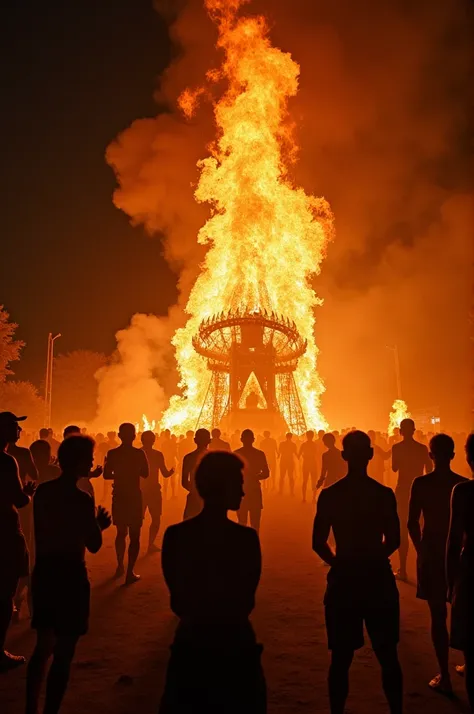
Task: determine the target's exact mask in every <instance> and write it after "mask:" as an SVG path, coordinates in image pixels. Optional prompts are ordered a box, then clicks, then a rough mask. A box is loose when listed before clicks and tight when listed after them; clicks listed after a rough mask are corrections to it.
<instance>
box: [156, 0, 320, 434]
mask: <svg viewBox="0 0 474 714" xmlns="http://www.w3.org/2000/svg"><path fill="white" fill-rule="evenodd" d="M247 1H248V0H205V5H206V8H207V10H208V13H209V15H210V16H211V18H212V19H213V21H214V22H215V23H216V25H217V27H218V31H219V35H218V42H217V46H218V48H219V49H221V50H222V51H223V53H224V60H223V63H222V66H221V68H220V70H219V71H215V70H213V71H211V72H209V73H208V81H210V82H216V81H218V80H225V81H226V82H227V89H226V91H225V92H224V94H223V95H222V96H221V98H220V99H219V100H218V101H216V102H215V103H214V114H215V121H216V124H217V130H218V133H217V140H216V142H215V143H213V144H212V146H211V147H210V156H208V157H207V158H205V159H203V160H202V161H200V162H199V164H198V166H199V168H200V179H199V183H198V185H197V188H196V191H195V198H196V200H197V201H198V202H207V203H209V204H210V206H211V217H210V219H209V220H208V221H207V223H206V224H205V225H204V226H203V227H202V228H201V230H200V231H199V234H198V241H199V243H202V244H206V245H208V246H209V250H208V252H207V255H206V259H205V261H204V263H203V266H202V272H201V274H200V275H199V277H198V279H197V280H196V283H195V285H194V287H193V289H192V291H191V294H190V297H189V300H188V304H187V306H186V312H187V314H188V316H189V319H188V321H187V324H186V326H185V327H184V328H182V329H179V330H178V331H177V332H176V334H175V336H174V338H173V344H174V346H175V348H176V357H177V362H178V367H179V370H180V374H181V382H180V387H181V389H182V396H174V397H172V399H171V402H170V406H169V408H168V410H167V411H166V412H165V414H164V416H163V421H162V427H163V428H165V427H167V428H170V429H175V428H181V429H188V428H191V429H192V428H194V427H195V425H196V423H197V421H198V418H199V413H200V409H201V407H202V404H203V402H204V399H205V395H206V391H207V388H208V385H209V380H210V373H209V372H208V370H207V367H206V362H205V360H204V359H203V358H202V357H200V356H199V355H198V354H196V352H195V351H194V349H193V346H192V337H193V335H194V334H195V333H196V332H197V329H198V326H199V324H200V323H201V321H202V320H203V319H205V318H208V317H211V315H213V314H215V313H219V312H221V311H227V310H229V309H232V310H236V309H237V308H240V309H253V310H258V309H262V310H263V309H270V310H275V312H277V313H279V314H284V315H285V316H286V317H289V318H290V319H291V320H294V322H295V323H296V326H297V328H298V330H299V332H300V334H301V335H302V336H303V337H304V338H305V339H307V340H308V349H307V352H306V354H305V355H304V356H303V357H302V358H301V359H300V362H299V365H298V368H297V371H296V373H295V378H296V382H297V385H298V389H299V392H300V398H301V403H302V407H303V411H304V414H305V417H306V423H307V425H308V427H311V428H316V429H319V428H325V427H326V421H325V419H324V417H323V416H322V415H321V413H320V408H319V407H320V396H321V394H322V393H323V391H324V385H323V383H322V381H321V379H320V377H319V375H318V373H317V370H316V361H317V355H318V348H317V346H316V342H315V337H314V327H315V318H314V308H315V307H316V306H317V305H321V303H322V301H321V299H320V298H318V297H317V295H316V293H315V292H314V290H313V288H312V285H311V280H312V278H313V277H314V275H316V274H318V273H319V271H320V264H321V261H322V259H323V258H324V255H325V247H326V244H327V242H328V240H329V238H330V237H331V234H332V214H331V210H330V208H329V205H328V203H327V202H326V201H325V200H324V199H323V198H315V197H313V196H310V195H308V194H306V193H305V191H304V190H303V189H302V188H299V187H296V186H294V184H293V183H292V181H291V179H290V177H289V176H288V170H287V167H286V165H285V161H286V162H287V163H288V162H291V161H292V160H293V159H294V157H295V154H296V150H297V146H296V144H295V141H294V138H293V136H292V128H291V126H290V125H289V123H288V121H287V120H288V110H287V103H288V99H289V98H290V97H292V96H294V95H295V94H296V92H297V89H298V76H299V66H298V64H297V63H296V62H295V61H294V60H293V59H292V57H291V56H290V55H289V54H288V53H285V52H282V51H281V50H280V49H278V48H276V47H273V46H272V44H271V42H270V40H269V37H268V27H267V23H266V20H265V18H263V17H246V16H239V15H238V10H239V8H240V7H241V5H243V4H245V3H246V2H247ZM207 94H208V91H207V90H202V89H198V90H189V89H187V90H185V91H184V92H183V94H182V96H181V107H182V109H183V111H184V113H185V114H186V115H187V116H190V115H192V113H193V111H194V110H195V109H196V106H197V103H198V101H199V99H200V97H201V96H202V95H207Z"/></svg>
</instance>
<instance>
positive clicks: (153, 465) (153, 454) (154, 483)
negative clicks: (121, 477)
mask: <svg viewBox="0 0 474 714" xmlns="http://www.w3.org/2000/svg"><path fill="white" fill-rule="evenodd" d="M155 441H156V436H155V434H154V433H153V432H152V431H144V432H143V434H142V445H143V447H142V448H143V451H144V453H145V456H146V459H147V461H148V468H149V475H148V478H147V479H145V481H144V484H143V487H142V499H143V516H145V513H146V512H147V509H148V512H149V513H150V517H151V523H150V530H149V533H148V551H147V552H148V554H149V555H150V554H151V553H158V552H159V551H160V548H158V547H157V546H156V545H155V540H156V537H157V535H158V531H159V530H160V523H161V513H162V510H163V498H162V495H161V484H160V473H161V475H162V476H163V478H169V477H170V476H172V475H173V474H174V469H169V470H168V469H167V468H166V465H165V457H164V456H163V454H162V452H161V451H158V449H154V448H153V446H154V444H155Z"/></svg>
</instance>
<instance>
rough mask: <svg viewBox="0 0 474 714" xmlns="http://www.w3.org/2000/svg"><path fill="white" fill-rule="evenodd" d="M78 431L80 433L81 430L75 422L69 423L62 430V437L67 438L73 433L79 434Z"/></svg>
mask: <svg viewBox="0 0 474 714" xmlns="http://www.w3.org/2000/svg"><path fill="white" fill-rule="evenodd" d="M80 433H81V430H80V428H79V427H78V426H76V425H75V424H70V425H69V426H67V427H66V428H65V429H64V431H63V439H67V438H68V437H70V436H72V435H73V434H80Z"/></svg>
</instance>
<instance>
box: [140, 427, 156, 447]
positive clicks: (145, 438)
mask: <svg viewBox="0 0 474 714" xmlns="http://www.w3.org/2000/svg"><path fill="white" fill-rule="evenodd" d="M155 441H156V435H155V432H154V431H151V430H150V429H147V430H146V431H144V432H143V434H142V436H141V442H142V444H154V443H155Z"/></svg>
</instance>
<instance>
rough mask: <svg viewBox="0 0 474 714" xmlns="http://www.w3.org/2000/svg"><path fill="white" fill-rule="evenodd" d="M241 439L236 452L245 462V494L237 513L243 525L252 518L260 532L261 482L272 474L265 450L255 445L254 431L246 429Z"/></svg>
mask: <svg viewBox="0 0 474 714" xmlns="http://www.w3.org/2000/svg"><path fill="white" fill-rule="evenodd" d="M240 439H241V441H242V447H241V448H240V449H237V450H236V451H235V453H236V454H237V456H239V457H240V458H241V459H242V461H243V462H244V464H245V469H244V493H245V495H244V497H243V499H242V504H241V506H240V508H239V510H238V513H237V515H238V518H239V523H240V524H241V525H243V526H246V525H247V523H248V521H249V520H250V525H251V526H252V528H255V530H256V531H257V533H258V532H259V530H260V521H261V518H262V509H263V496H262V487H261V485H260V484H261V482H262V481H265V479H267V478H268V477H269V476H270V470H269V468H268V464H267V459H266V456H265V454H264V452H263V451H260V449H256V448H255V447H254V442H255V436H254V434H253V431H251V430H250V429H244V431H243V432H242V436H241V437H240Z"/></svg>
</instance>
